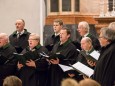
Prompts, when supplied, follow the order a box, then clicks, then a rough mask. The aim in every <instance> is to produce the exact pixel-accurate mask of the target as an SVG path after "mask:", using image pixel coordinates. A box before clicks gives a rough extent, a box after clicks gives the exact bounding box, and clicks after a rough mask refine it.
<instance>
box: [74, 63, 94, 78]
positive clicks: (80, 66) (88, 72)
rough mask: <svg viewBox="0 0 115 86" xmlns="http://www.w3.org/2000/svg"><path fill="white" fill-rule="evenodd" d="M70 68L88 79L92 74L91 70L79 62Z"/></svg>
mask: <svg viewBox="0 0 115 86" xmlns="http://www.w3.org/2000/svg"><path fill="white" fill-rule="evenodd" d="M72 66H73V67H74V68H76V69H77V70H79V71H80V72H82V73H84V74H85V75H87V76H89V77H90V76H91V75H92V74H93V73H94V70H93V69H91V68H90V67H88V66H86V65H84V64H82V63H81V62H77V63H75V64H74V65H72Z"/></svg>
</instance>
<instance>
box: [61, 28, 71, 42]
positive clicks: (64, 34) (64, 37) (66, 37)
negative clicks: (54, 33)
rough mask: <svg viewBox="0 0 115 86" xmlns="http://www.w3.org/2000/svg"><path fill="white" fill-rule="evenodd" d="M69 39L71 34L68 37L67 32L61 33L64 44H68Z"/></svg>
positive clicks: (62, 31)
mask: <svg viewBox="0 0 115 86" xmlns="http://www.w3.org/2000/svg"><path fill="white" fill-rule="evenodd" d="M69 37H70V34H69V35H68V34H67V31H66V30H61V31H60V41H61V42H62V43H64V42H66V41H67V40H68V39H69Z"/></svg>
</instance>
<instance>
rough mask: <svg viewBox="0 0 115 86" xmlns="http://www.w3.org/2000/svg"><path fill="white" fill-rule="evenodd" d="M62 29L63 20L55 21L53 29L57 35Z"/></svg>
mask: <svg viewBox="0 0 115 86" xmlns="http://www.w3.org/2000/svg"><path fill="white" fill-rule="evenodd" d="M62 27H63V21H62V20H61V19H55V20H54V23H53V29H54V32H55V34H59V32H60V30H61V29H62Z"/></svg>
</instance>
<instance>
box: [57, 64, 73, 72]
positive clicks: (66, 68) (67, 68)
mask: <svg viewBox="0 0 115 86" xmlns="http://www.w3.org/2000/svg"><path fill="white" fill-rule="evenodd" d="M58 65H59V66H60V67H61V69H62V70H63V71H64V72H65V71H68V70H73V68H72V67H70V66H66V65H62V64H58Z"/></svg>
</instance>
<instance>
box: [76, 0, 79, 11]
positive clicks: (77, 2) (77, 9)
mask: <svg viewBox="0 0 115 86" xmlns="http://www.w3.org/2000/svg"><path fill="white" fill-rule="evenodd" d="M75 11H79V0H75Z"/></svg>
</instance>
